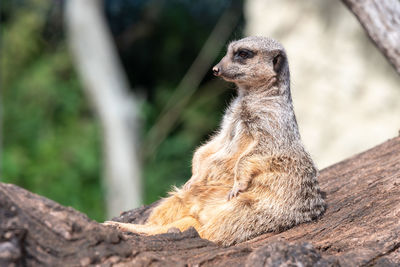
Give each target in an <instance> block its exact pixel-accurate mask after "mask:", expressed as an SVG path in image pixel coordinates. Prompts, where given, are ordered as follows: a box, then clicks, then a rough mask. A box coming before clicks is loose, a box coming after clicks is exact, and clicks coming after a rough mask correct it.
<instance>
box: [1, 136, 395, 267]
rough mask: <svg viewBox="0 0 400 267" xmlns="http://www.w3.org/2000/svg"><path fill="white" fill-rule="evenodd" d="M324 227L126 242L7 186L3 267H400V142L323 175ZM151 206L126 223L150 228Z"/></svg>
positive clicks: (191, 233)
mask: <svg viewBox="0 0 400 267" xmlns="http://www.w3.org/2000/svg"><path fill="white" fill-rule="evenodd" d="M319 181H320V185H321V188H322V190H323V191H325V193H326V201H327V203H328V209H327V211H326V213H325V215H324V216H323V217H322V218H321V219H319V220H318V221H315V222H312V223H307V224H301V225H298V226H296V227H294V228H292V229H289V230H287V231H285V232H281V233H267V234H264V235H261V236H259V237H257V238H255V239H252V240H250V241H247V242H244V243H241V244H238V245H235V246H232V247H228V248H223V247H218V246H216V245H215V244H213V243H212V242H210V241H207V240H204V239H201V238H199V236H198V234H197V232H196V231H195V230H194V229H193V228H192V229H190V230H188V231H185V232H183V233H168V234H162V235H157V236H140V235H137V234H131V233H120V232H118V231H116V230H115V229H112V228H108V227H105V226H102V225H101V224H98V223H96V222H94V221H92V220H90V219H89V218H88V217H87V216H86V215H84V214H82V213H80V212H78V211H76V210H74V209H72V208H67V207H63V206H61V205H59V204H57V203H55V202H53V201H51V200H48V199H46V198H44V197H40V196H38V195H35V194H32V193H30V192H28V191H26V190H24V189H21V188H19V187H17V186H15V185H9V184H1V183H0V266H10V265H11V266H12V265H15V266H19V265H29V266H31V265H49V266H57V265H60V264H62V265H75V266H76V265H78V266H79V265H82V266H85V265H91V264H101V265H105V266H109V265H113V264H115V265H117V266H118V265H119V266H125V265H134V266H147V265H152V266H280V265H285V264H286V265H291V264H294V265H295V266H296V265H298V266H301V265H303V266H399V265H400V137H398V138H394V139H391V140H389V141H387V142H385V143H384V144H382V145H379V146H377V147H375V148H373V149H370V150H368V151H366V152H364V153H361V154H359V155H356V156H354V157H352V158H350V159H347V160H345V161H342V162H340V163H338V164H335V165H333V166H331V167H329V168H326V169H324V170H322V171H321V174H320V178H319ZM155 205H157V203H154V204H152V205H150V206H146V207H143V208H139V209H136V210H132V211H128V212H124V213H123V214H122V215H121V216H120V217H118V218H115V220H118V221H124V222H136V223H143V222H144V221H145V220H146V218H147V216H148V215H149V213H150V211H151V209H152V207H154V206H155Z"/></svg>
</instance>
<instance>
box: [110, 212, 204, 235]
mask: <svg viewBox="0 0 400 267" xmlns="http://www.w3.org/2000/svg"><path fill="white" fill-rule="evenodd" d="M103 224H104V225H111V226H116V227H117V228H118V229H119V230H121V231H126V232H133V233H138V234H147V235H157V234H163V233H167V232H168V230H169V229H171V228H177V229H179V230H180V231H181V232H183V231H185V230H187V229H189V228H190V227H194V228H195V229H196V230H197V231H198V230H199V228H200V223H199V221H198V220H196V219H195V218H193V217H191V216H187V217H184V218H182V219H180V220H177V221H175V222H172V223H169V224H167V225H147V224H132V223H121V222H114V221H106V222H104V223H103Z"/></svg>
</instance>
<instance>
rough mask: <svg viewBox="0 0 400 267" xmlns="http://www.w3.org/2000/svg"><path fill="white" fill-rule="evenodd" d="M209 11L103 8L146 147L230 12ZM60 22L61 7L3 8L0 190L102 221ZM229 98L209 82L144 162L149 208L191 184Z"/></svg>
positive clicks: (35, 0)
mask: <svg viewBox="0 0 400 267" xmlns="http://www.w3.org/2000/svg"><path fill="white" fill-rule="evenodd" d="M213 1H214V0H207V1H198V2H196V1H195V3H192V2H191V1H189V0H188V1H184V0H175V1H140V0H129V1H122V0H110V1H105V4H106V5H105V11H106V14H107V18H108V21H109V23H110V26H111V29H112V33H113V36H114V38H115V42H116V44H117V48H118V52H119V54H120V56H121V59H122V62H123V65H124V67H125V70H126V72H127V75H128V78H129V80H130V82H131V86H132V88H133V90H134V92H135V93H136V94H138V95H142V96H144V98H143V101H142V105H141V118H142V130H143V132H142V135H143V139H145V138H146V134H147V131H148V130H149V129H150V128H151V127H152V126H153V125H154V124H155V123H156V122H157V119H158V117H159V115H160V113H161V112H162V110H163V109H164V107H165V103H166V102H167V101H168V99H169V97H170V95H171V94H172V92H173V91H174V90H175V86H176V85H177V84H178V83H179V81H180V79H182V77H183V76H184V74H185V72H186V70H187V68H188V67H189V66H190V64H191V63H192V62H193V60H194V58H195V57H196V56H197V54H198V52H199V50H200V49H201V47H202V45H203V43H204V41H205V40H206V38H207V37H208V35H209V33H210V32H211V30H212V29H213V26H214V25H215V23H216V20H217V19H218V17H219V16H220V15H221V13H222V11H223V10H224V9H225V8H226V7H227V6H229V4H230V2H231V1H229V0H226V1H223V0H221V1H219V2H218V3H219V4H215V3H214V2H213ZM212 3H214V5H213V7H214V8H213V9H209V8H208V7H209V6H210V5H211V4H212ZM62 19H63V18H62V2H60V1H53V2H51V1H41V0H19V1H18V0H9V1H2V9H1V26H2V27H1V36H2V43H1V74H2V79H1V88H2V120H3V123H2V124H3V129H2V138H3V140H2V151H1V177H2V178H1V180H2V182H8V183H14V184H17V185H19V186H22V187H24V188H26V189H28V190H30V191H32V192H35V193H38V194H40V195H43V196H46V197H48V198H50V199H53V200H55V201H57V202H59V203H61V204H63V205H67V206H68V205H69V206H72V207H74V208H76V209H78V210H80V211H82V212H84V213H86V214H87V215H88V216H89V217H91V218H92V219H95V220H98V221H102V220H104V219H105V210H104V208H105V205H104V197H103V196H104V194H103V188H102V183H101V170H102V162H101V160H102V158H101V128H100V126H99V123H98V121H97V119H96V117H95V115H94V114H93V110H92V108H91V107H90V105H89V103H88V99H87V97H86V96H85V95H84V92H83V90H82V88H81V83H80V81H79V79H78V76H77V74H76V72H75V70H74V67H73V62H72V59H71V55H70V53H69V51H68V47H67V44H66V40H65V34H64V29H63V21H62ZM142 27H144V29H145V31H142V30H141V28H142ZM137 32H139V33H140V32H144V34H142V35H140V34H139V35H138V34H137ZM238 34H239V32H238V31H236V32H235V35H238ZM132 36H136V37H134V38H131V37H132ZM223 53H224V51H221V55H222V54H223ZM227 88H228V85H227V84H225V83H223V82H221V81H218V80H215V79H213V78H212V75H211V74H208V75H207V76H206V77H205V78H204V80H203V82H202V83H201V86H200V88H199V89H198V90H197V92H196V93H195V95H194V96H193V97H192V98H191V100H190V103H188V104H187V105H186V106H185V109H184V111H183V112H182V114H181V115H180V119H179V121H178V123H177V125H176V127H174V128H173V131H172V132H171V133H169V135H168V137H167V138H166V139H165V140H164V141H163V142H162V143H161V145H160V146H159V148H158V150H157V152H156V153H155V154H154V155H152V156H151V157H150V158H146V159H143V179H144V190H145V194H144V195H145V200H144V201H145V204H149V203H151V202H153V201H155V200H157V199H159V198H160V197H162V196H165V195H166V192H167V191H168V190H169V189H170V187H171V185H174V184H175V185H180V184H182V183H184V182H185V181H186V180H187V179H188V178H190V174H191V158H192V154H193V150H194V149H195V148H196V146H199V145H200V144H201V142H203V141H204V140H206V139H207V138H208V136H209V135H210V134H211V133H212V131H213V130H215V129H216V128H217V127H218V123H219V121H220V119H221V116H222V113H223V109H224V107H225V106H226V104H227V102H228V101H229V99H230V98H231V97H232V94H233V93H234V91H233V90H227ZM143 149H145V148H143Z"/></svg>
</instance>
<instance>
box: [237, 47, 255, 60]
mask: <svg viewBox="0 0 400 267" xmlns="http://www.w3.org/2000/svg"><path fill="white" fill-rule="evenodd" d="M253 55H254V53H253V52H252V51H249V50H247V49H241V50H239V51H237V52H236V53H235V58H237V59H247V58H251V57H253Z"/></svg>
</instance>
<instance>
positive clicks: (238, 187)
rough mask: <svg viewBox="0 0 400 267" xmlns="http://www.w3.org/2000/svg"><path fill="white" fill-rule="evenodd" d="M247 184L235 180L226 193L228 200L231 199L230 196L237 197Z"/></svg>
mask: <svg viewBox="0 0 400 267" xmlns="http://www.w3.org/2000/svg"><path fill="white" fill-rule="evenodd" d="M247 186H248V184H245V183H237V182H235V183H234V184H233V187H232V190H231V191H230V192H229V194H228V197H227V198H228V200H231V199H232V198H234V197H237V196H238V195H239V194H240V193H241V192H244V191H245V190H246V189H247Z"/></svg>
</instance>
